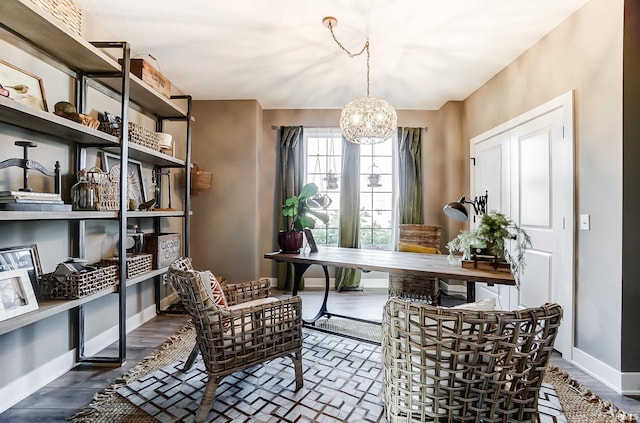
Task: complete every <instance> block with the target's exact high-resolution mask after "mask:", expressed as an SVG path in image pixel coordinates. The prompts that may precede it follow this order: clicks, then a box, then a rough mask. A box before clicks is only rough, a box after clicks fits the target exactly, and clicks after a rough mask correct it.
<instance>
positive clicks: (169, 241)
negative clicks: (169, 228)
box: [144, 233, 182, 269]
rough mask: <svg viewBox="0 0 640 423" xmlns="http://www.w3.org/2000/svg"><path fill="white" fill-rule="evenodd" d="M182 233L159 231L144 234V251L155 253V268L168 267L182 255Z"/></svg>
mask: <svg viewBox="0 0 640 423" xmlns="http://www.w3.org/2000/svg"><path fill="white" fill-rule="evenodd" d="M180 244H181V243H180V234H172V233H158V234H145V235H144V251H145V252H146V253H149V254H153V268H154V269H162V268H163V267H168V266H169V265H170V264H171V263H173V262H174V261H175V260H177V259H179V258H180V256H181V255H182V254H181V252H182V250H181V248H180V247H181V245H180Z"/></svg>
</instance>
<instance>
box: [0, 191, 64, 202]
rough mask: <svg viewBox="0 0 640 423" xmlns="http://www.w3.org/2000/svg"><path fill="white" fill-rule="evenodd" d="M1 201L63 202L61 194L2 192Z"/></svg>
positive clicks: (0, 194)
mask: <svg viewBox="0 0 640 423" xmlns="http://www.w3.org/2000/svg"><path fill="white" fill-rule="evenodd" d="M0 199H23V200H53V201H58V200H62V197H61V196H60V194H56V193H52V192H29V191H0Z"/></svg>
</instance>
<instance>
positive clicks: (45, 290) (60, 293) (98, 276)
mask: <svg viewBox="0 0 640 423" xmlns="http://www.w3.org/2000/svg"><path fill="white" fill-rule="evenodd" d="M116 271H117V268H116V266H106V267H100V268H98V269H97V270H92V271H90V272H83V273H75V274H70V275H66V276H65V277H64V280H59V279H58V278H59V277H61V276H58V277H56V276H54V274H53V273H47V274H46V275H42V277H41V278H40V292H41V296H42V298H49V299H57V300H74V299H78V298H82V297H86V296H87V295H92V294H95V293H96V292H98V291H102V290H104V289H109V288H112V287H114V286H117V284H118V279H117V278H116Z"/></svg>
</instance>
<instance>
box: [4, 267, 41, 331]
mask: <svg viewBox="0 0 640 423" xmlns="http://www.w3.org/2000/svg"><path fill="white" fill-rule="evenodd" d="M37 309H38V301H37V300H36V294H35V292H34V291H33V286H32V285H31V281H30V280H29V273H27V270H26V269H16V270H9V271H6V272H0V321H2V320H7V319H10V318H12V317H15V316H19V315H21V314H24V313H28V312H30V311H34V310H37Z"/></svg>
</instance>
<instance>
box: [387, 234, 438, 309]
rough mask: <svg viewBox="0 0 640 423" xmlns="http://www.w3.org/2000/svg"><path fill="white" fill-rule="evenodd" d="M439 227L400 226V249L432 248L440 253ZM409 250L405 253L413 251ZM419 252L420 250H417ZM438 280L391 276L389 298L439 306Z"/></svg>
mask: <svg viewBox="0 0 640 423" xmlns="http://www.w3.org/2000/svg"><path fill="white" fill-rule="evenodd" d="M440 232H441V228H440V226H439V225H423V224H412V223H405V224H400V225H399V237H398V241H399V248H398V251H403V248H402V246H403V245H405V246H409V247H411V246H418V247H428V248H432V249H433V252H435V253H436V254H439V253H440V250H439V248H440ZM411 250H413V249H412V248H409V249H407V250H404V251H411ZM416 250H418V249H416ZM438 294H439V281H438V278H426V277H421V276H412V275H400V274H395V273H390V274H389V297H400V298H407V299H411V300H413V301H419V302H425V303H428V304H432V303H433V304H439V302H440V301H439V295H438Z"/></svg>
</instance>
